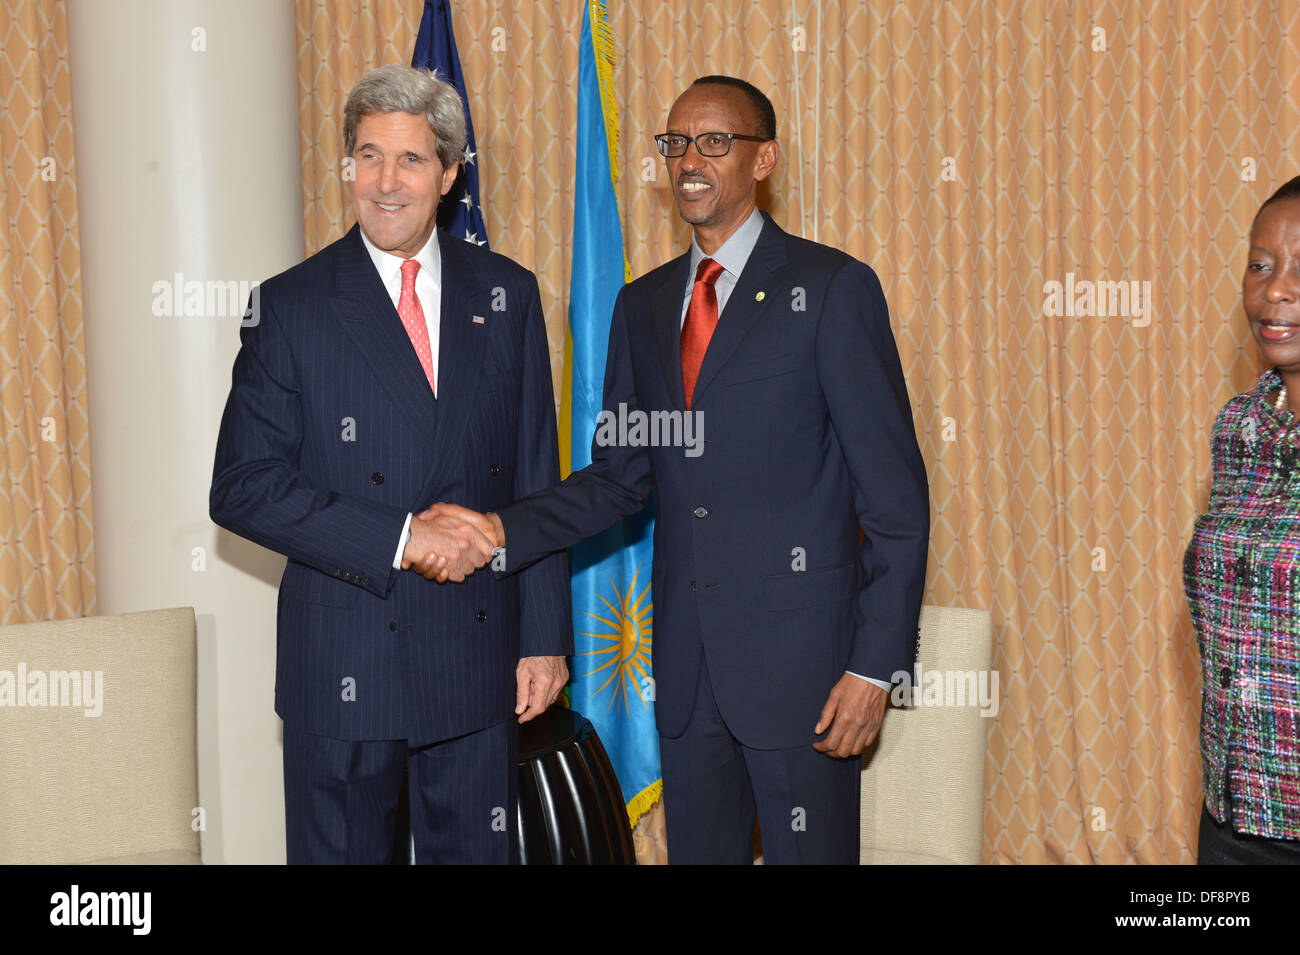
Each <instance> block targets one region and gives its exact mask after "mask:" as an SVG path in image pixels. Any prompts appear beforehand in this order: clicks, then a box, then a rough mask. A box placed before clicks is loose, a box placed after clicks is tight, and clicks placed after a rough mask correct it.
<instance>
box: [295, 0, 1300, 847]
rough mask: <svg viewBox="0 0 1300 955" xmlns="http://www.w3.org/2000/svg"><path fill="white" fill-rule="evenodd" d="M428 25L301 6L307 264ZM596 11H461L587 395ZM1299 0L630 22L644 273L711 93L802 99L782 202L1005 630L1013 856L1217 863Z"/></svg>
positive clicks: (990, 6) (943, 592)
mask: <svg viewBox="0 0 1300 955" xmlns="http://www.w3.org/2000/svg"><path fill="white" fill-rule="evenodd" d="M420 9H421V3H420V2H418V0H405V2H398V0H366V2H363V0H356V2H341V0H299V3H298V10H299V32H300V38H301V47H300V57H299V63H300V76H301V78H302V140H303V156H304V190H305V194H304V205H305V210H306V216H305V220H306V235H307V247H308V248H309V249H310V250H314V249H316V248H319V247H320V246H321V245H323V244H325V243H326V242H328V241H331V240H333V239H334V238H336V237H338V236H339V235H341V234H342V233H343V231H344V230H345V229H346V226H347V224H349V223H350V220H349V219H348V212H347V209H346V198H345V195H344V193H343V192H342V190H341V189H340V188H339V186H340V184H339V183H338V181H337V179H338V174H337V169H338V165H337V163H338V139H339V131H338V129H339V123H340V119H339V113H340V110H341V105H342V98H343V96H344V95H345V93H346V91H347V89H348V88H349V87H350V85H351V84H352V83H353V82H354V81H355V80H356V79H357V78H359V77H360V76H361V75H362V73H364V72H365V71H366V70H367V69H369V68H371V67H372V66H376V65H379V64H381V63H385V62H407V61H408V58H409V55H410V49H411V42H412V38H413V36H414V31H415V29H416V26H417V25H418V19H419V15H420ZM581 9H582V3H581V0H537V2H534V0H462V2H458V3H456V4H455V5H454V21H455V22H454V26H455V31H456V38H457V41H458V43H459V45H460V48H461V57H462V61H463V65H464V68H465V73H466V81H467V83H468V85H469V91H470V99H471V107H472V109H473V111H474V116H473V121H474V129H475V132H476V133H477V134H478V137H479V163H480V176H481V182H482V184H483V188H484V193H483V199H484V206H485V214H486V217H487V222H488V228H489V229H490V231H491V235H492V244H493V248H494V249H496V250H497V251H500V252H503V253H504V254H506V255H509V256H511V257H513V258H515V259H517V260H518V261H520V262H522V263H523V264H524V265H526V266H528V267H529V268H531V269H533V270H534V271H535V272H537V274H538V278H539V281H540V283H541V288H542V295H543V298H544V303H545V307H546V314H547V325H548V329H549V332H550V336H551V344H552V356H553V369H552V370H553V373H554V375H555V379H556V382H557V384H558V382H559V380H560V374H561V372H562V367H561V364H562V361H563V351H562V346H563V340H564V336H563V331H564V320H565V314H566V310H567V306H568V302H567V283H568V274H569V236H570V233H571V229H572V216H573V211H572V210H573V205H572V190H571V188H570V183H571V182H572V179H573V152H572V143H571V139H572V135H573V129H574V120H575V109H576V98H575V97H576V85H575V84H574V83H573V82H572V81H571V78H572V77H573V76H574V75H575V71H576V69H577V58H578V48H577V42H578V28H579V24H580V22H581ZM1297 12H1298V8H1297V4H1296V3H1295V2H1294V0H1288V2H1285V3H1280V4H1275V5H1270V6H1268V7H1259V8H1251V12H1250V14H1249V16H1247V15H1246V13H1245V12H1244V10H1243V9H1242V8H1240V7H1237V6H1233V5H1227V6H1225V5H1221V4H1216V3H1209V2H1196V0H1193V2H1174V0H1156V2H1152V3H1146V4H1137V3H1123V2H1095V3H1092V4H1087V5H1084V4H1076V3H1071V2H1069V0H1021V2H1008V3H998V4H994V3H988V2H976V0H955V2H938V0H935V2H925V0H916V2H912V3H906V4H904V3H897V2H892V0H779V2H778V0H711V2H709V3H707V4H704V3H699V2H694V0H628V2H624V3H612V4H610V9H609V18H610V24H611V27H612V29H613V31H614V36H615V46H616V50H617V51H618V56H619V61H618V64H617V66H616V68H615V71H614V77H615V83H616V86H617V89H618V97H619V107H620V117H621V120H622V128H621V136H622V142H621V143H620V152H621V155H622V157H623V161H624V163H625V167H624V169H623V170H622V175H621V177H620V180H619V188H620V203H621V206H622V209H623V215H624V228H625V232H626V247H627V252H628V257H629V260H630V262H631V267H632V272H633V274H634V275H640V274H642V273H644V272H646V271H648V270H649V269H651V268H653V267H654V266H656V265H658V264H660V263H661V262H663V261H665V260H667V259H668V258H670V257H671V256H673V255H675V254H677V253H678V252H679V251H681V250H682V249H684V248H685V246H686V244H687V242H688V240H689V233H688V232H687V229H686V227H685V226H684V224H683V223H682V222H681V221H680V220H679V219H678V217H677V215H676V213H675V211H674V208H673V203H672V198H671V195H670V192H669V189H668V185H667V183H666V182H665V181H664V178H663V166H662V162H661V161H660V160H658V158H657V156H656V154H655V151H654V144H653V142H652V140H651V135H652V134H653V133H656V132H661V131H662V125H663V122H664V119H665V117H666V115H667V112H668V108H669V106H670V105H671V103H672V101H673V99H674V97H675V96H676V95H677V94H678V93H679V92H680V91H681V90H682V89H683V88H684V87H685V86H686V85H688V84H689V83H690V81H691V80H692V79H694V78H695V77H696V76H699V75H702V74H708V73H730V74H735V75H739V76H743V77H746V78H748V79H750V80H751V81H752V82H754V83H755V84H757V85H758V86H760V87H761V88H763V89H765V90H766V91H767V92H768V93H769V95H770V96H771V97H772V100H773V102H774V104H775V106H776V109H777V116H778V134H779V139H780V143H781V147H782V153H783V158H782V163H781V165H780V166H779V167H778V169H777V172H776V174H775V176H774V177H773V179H772V181H771V185H770V187H769V188H765V189H764V190H763V192H762V193H761V194H760V202H761V204H762V205H763V206H764V207H765V208H767V209H768V210H769V211H770V212H771V213H772V215H773V216H774V217H775V218H776V220H777V221H778V222H779V223H781V224H782V225H783V226H784V227H785V228H786V229H788V230H789V231H791V232H795V233H798V234H801V235H804V236H806V237H808V238H811V239H816V240H818V241H821V242H824V243H828V244H830V245H835V246H838V247H840V248H843V249H844V250H846V251H848V252H849V253H851V254H853V255H855V256H858V257H859V258H861V259H863V260H864V261H866V262H868V263H869V264H871V265H872V266H873V267H874V268H875V269H876V271H877V272H878V273H879V275H880V277H881V281H882V282H883V284H884V287H885V291H886V294H887V296H888V300H889V304H890V309H891V313H892V318H893V323H894V332H895V336H896V338H897V340H898V345H899V351H900V354H901V356H902V360H903V367H904V370H905V372H906V374H907V380H908V385H909V388H910V391H911V397H912V405H913V409H914V411H915V420H916V429H917V434H918V436H919V438H920V442H921V449H922V452H923V453H924V455H925V458H926V463H927V465H928V468H929V472H930V477H931V494H932V501H933V515H934V516H933V532H932V537H931V551H930V570H929V579H928V581H927V591H926V601H927V602H928V603H934V604H951V605H960V606H967V607H980V608H987V609H989V610H991V611H992V613H993V618H994V624H995V628H996V635H995V640H996V645H995V656H994V666H995V668H996V669H997V670H998V671H999V674H1000V684H1001V691H1002V706H1001V710H1000V712H999V713H998V715H997V716H996V717H995V718H994V719H993V721H992V725H991V727H990V733H989V753H988V764H987V784H986V785H987V800H986V807H987V808H986V815H985V859H986V861H990V862H1027V863H1040V862H1070V863H1087V862H1106V863H1120V862H1143V863H1161V862H1169V863H1187V862H1192V861H1194V858H1195V845H1196V822H1197V818H1198V813H1199V811H1200V809H1199V807H1200V795H1199V793H1200V760H1199V754H1198V749H1197V738H1196V730H1197V720H1198V712H1199V692H1200V675H1199V665H1198V661H1197V654H1196V646H1195V639H1194V635H1193V632H1192V629H1191V624H1190V621H1189V619H1188V616H1187V609H1186V603H1185V600H1184V598H1183V593H1182V581H1181V556H1182V550H1183V547H1184V546H1185V544H1186V541H1187V539H1188V537H1189V535H1190V531H1191V525H1192V521H1193V520H1194V518H1195V516H1196V514H1198V513H1199V512H1200V511H1202V510H1203V509H1204V507H1205V503H1206V500H1207V497H1208V493H1209V441H1208V437H1209V429H1210V425H1211V423H1212V422H1213V419H1214V415H1215V412H1216V411H1217V410H1218V409H1219V408H1220V407H1221V406H1222V405H1223V403H1224V402H1225V401H1226V400H1227V399H1228V398H1229V397H1231V396H1232V395H1234V394H1236V393H1238V392H1241V391H1244V390H1246V389H1247V388H1248V387H1250V386H1251V385H1252V384H1253V383H1254V380H1255V378H1256V376H1257V374H1258V371H1259V366H1258V361H1257V358H1256V355H1255V350H1254V346H1253V345H1252V344H1251V343H1250V340H1249V334H1248V332H1247V329H1246V326H1245V320H1244V317H1243V315H1242V312H1241V307H1240V291H1239V289H1240V275H1241V270H1242V268H1243V267H1244V256H1245V237H1246V230H1247V228H1248V225H1249V222H1250V219H1251V217H1252V216H1253V214H1254V212H1255V209H1256V208H1257V206H1258V205H1259V203H1260V202H1261V201H1262V199H1263V198H1264V197H1265V196H1267V195H1268V194H1269V193H1270V192H1271V191H1272V189H1273V188H1275V187H1276V186H1277V185H1278V184H1280V183H1281V182H1283V181H1285V180H1286V179H1289V178H1291V177H1292V176H1293V175H1295V174H1296V173H1297V172H1300V169H1297V168H1295V167H1294V166H1293V165H1290V164H1289V162H1294V160H1288V157H1290V156H1295V155H1297V154H1300V149H1298V147H1300V141H1297V138H1298V137H1300V125H1298V124H1297V122H1296V118H1297V117H1296V107H1295V100H1296V96H1297V94H1298V93H1300V77H1298V76H1297V53H1296V49H1295V44H1294V43H1293V42H1291V41H1287V40H1285V39H1279V38H1285V37H1286V36H1287V35H1295V33H1296V30H1297ZM1088 283H1091V284H1088ZM1121 283H1122V284H1121ZM1085 285H1087V287H1088V288H1089V289H1090V291H1089V292H1088V293H1087V294H1085V293H1084V292H1083V289H1084V288H1085ZM1067 299H1068V302H1067ZM1076 306H1079V307H1076ZM917 758H919V759H923V758H925V754H917ZM668 798H671V796H669V797H668Z"/></svg>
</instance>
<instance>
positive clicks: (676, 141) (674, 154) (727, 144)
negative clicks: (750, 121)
mask: <svg viewBox="0 0 1300 955" xmlns="http://www.w3.org/2000/svg"><path fill="white" fill-rule="evenodd" d="M733 139H745V140H748V141H749V142H752V143H765V142H767V140H766V139H764V138H763V137H762V136H746V135H744V134H743V133H700V135H698V136H682V135H680V134H678V133H660V134H659V135H658V136H656V137H655V142H656V143H658V144H659V153H660V155H662V156H664V157H666V158H668V159H677V158H679V157H681V156H685V155H686V147H687V146H689V145H690V144H691V143H694V144H695V151H696V152H698V153H699V154H700V155H701V156H705V157H707V158H709V159H717V158H718V157H719V156H725V155H727V153H729V152H731V141H732V140H733Z"/></svg>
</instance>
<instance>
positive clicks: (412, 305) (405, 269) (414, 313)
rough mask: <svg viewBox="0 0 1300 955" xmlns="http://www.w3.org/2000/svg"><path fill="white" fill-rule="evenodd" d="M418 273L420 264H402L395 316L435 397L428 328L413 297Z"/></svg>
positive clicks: (436, 392) (418, 301)
mask: <svg viewBox="0 0 1300 955" xmlns="http://www.w3.org/2000/svg"><path fill="white" fill-rule="evenodd" d="M418 271H420V263H419V262H417V261H416V260H415V259H407V260H406V261H405V262H403V263H402V297H401V298H399V299H398V300H397V314H398V315H399V316H401V319H402V324H403V325H405V326H406V334H407V335H409V336H411V345H412V346H414V348H415V354H416V355H417V356H418V357H419V359H420V367H422V368H423V369H424V377H426V378H428V379H429V390H430V391H432V392H433V394H434V396H435V397H436V396H437V394H438V389H437V388H435V387H434V386H433V351H432V349H431V348H430V347H429V326H428V325H426V324H425V323H424V309H423V308H421V307H420V300H419V299H418V298H416V297H415V273H416V272H418Z"/></svg>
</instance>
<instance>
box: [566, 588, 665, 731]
mask: <svg viewBox="0 0 1300 955" xmlns="http://www.w3.org/2000/svg"><path fill="white" fill-rule="evenodd" d="M640 574H641V566H640V565H639V564H638V565H637V569H636V573H634V574H633V575H632V583H631V584H629V585H628V588H627V590H625V591H623V592H622V593H620V592H619V589H618V584H616V583H614V581H613V579H612V578H611V579H610V581H609V585H610V587H612V588H613V590H614V599H613V601H610V600H608V599H606V598H605V597H604V596H602V595H600V594H597V596H598V597H600V602H601V603H603V604H604V605H605V606H606V607H608V608H609V612H610V617H608V618H607V617H605V616H602V615H601V614H597V613H591V612H590V611H588V612H587V616H589V617H591V618H592V619H593V620H595V621H596V622H597V623H598V624H603V625H604V627H603V628H601V629H598V630H597V631H596V632H594V633H587V634H585V636H588V637H591V638H592V639H594V640H596V641H598V642H599V643H603V644H604V645H603V646H599V645H598V646H597V647H596V649H594V650H587V651H585V652H584V653H583V654H581V655H582V656H594V657H595V658H596V659H595V661H593V662H594V663H595V664H596V666H594V667H593V669H591V670H588V671H587V672H586V673H584V674H583V676H587V677H594V676H596V675H597V674H599V673H600V672H601V671H602V670H609V675H608V677H606V679H605V682H604V683H602V684H601V685H600V688H599V689H597V690H596V691H595V692H594V693H593V694H592V696H596V697H599V696H600V695H601V694H602V693H604V692H605V688H606V687H608V686H610V684H611V683H612V684H614V685H613V687H612V689H611V691H610V698H609V708H610V709H612V708H613V707H614V704H615V703H617V702H618V700H619V699H620V698H621V699H622V701H623V710H624V712H627V709H628V698H629V693H628V685H629V683H630V684H631V686H632V693H631V694H630V695H633V696H635V697H636V698H637V699H638V700H639V701H640V702H641V705H642V706H643V707H644V706H646V705H647V702H648V701H649V700H653V699H654V692H653V690H652V689H651V688H652V687H653V685H654V683H653V681H652V680H651V678H650V643H651V639H650V637H651V634H652V633H653V631H654V605H653V604H652V603H651V602H650V585H649V584H647V585H646V587H645V589H644V590H642V591H641V593H640V594H637V592H636V581H637V577H638V576H640ZM611 618H612V619H611ZM602 661H603V662H602Z"/></svg>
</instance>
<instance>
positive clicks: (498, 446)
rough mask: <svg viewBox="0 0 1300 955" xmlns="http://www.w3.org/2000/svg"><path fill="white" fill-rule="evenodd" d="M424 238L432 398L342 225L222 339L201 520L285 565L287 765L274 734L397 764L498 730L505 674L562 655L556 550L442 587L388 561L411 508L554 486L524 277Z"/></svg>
mask: <svg viewBox="0 0 1300 955" xmlns="http://www.w3.org/2000/svg"><path fill="white" fill-rule="evenodd" d="M437 236H438V243H439V249H440V255H441V273H442V291H441V295H442V306H441V317H440V321H441V324H440V331H439V335H440V339H439V340H440V350H441V359H440V362H439V366H440V367H439V376H438V395H439V397H438V398H437V399H436V400H435V398H434V396H433V393H432V392H431V391H430V389H429V385H428V383H427V381H426V380H425V376H424V372H423V370H422V369H421V366H420V362H419V359H418V358H417V357H416V354H415V351H414V349H413V348H412V346H411V342H410V339H409V338H408V336H407V333H406V330H405V329H404V328H403V326H402V322H401V319H400V318H399V317H398V315H397V312H396V310H395V309H394V308H393V304H392V300H391V299H390V298H389V296H388V293H387V292H386V291H385V289H384V287H383V284H382V282H381V281H380V278H379V275H378V273H377V272H376V270H375V267H374V264H373V263H372V261H371V260H370V257H369V255H368V253H367V251H366V249H365V246H364V245H363V243H362V240H361V234H360V230H359V228H358V227H357V226H353V228H352V229H351V231H349V232H348V233H347V235H345V236H344V237H343V238H342V239H340V240H339V241H337V242H335V243H333V244H332V245H330V246H328V247H326V248H324V249H322V250H321V251H320V252H318V253H317V254H316V255H313V256H312V257H310V258H308V259H307V260H306V261H304V262H302V263H300V264H298V265H296V266H294V267H293V268H291V269H289V270H287V271H285V272H283V273H281V274H280V275H277V276H275V277H274V278H271V279H269V280H267V281H266V282H265V283H263V284H262V285H261V287H260V289H259V293H260V310H259V314H258V316H257V320H256V323H255V324H254V323H252V322H248V323H246V325H247V327H245V328H243V329H242V331H241V336H240V337H241V343H242V347H241V349H240V352H239V355H238V357H237V358H236V360H235V366H234V372H233V379H232V386H231V391H230V397H229V400H228V402H227V405H226V410H225V414H224V416H223V418H222V422H221V431H220V436H219V438H218V443H217V452H216V463H215V467H214V471H213V479H212V490H211V499H210V510H211V515H212V519H213V520H214V521H215V522H216V523H218V524H220V525H221V526H222V527H225V528H227V529H228V530H230V531H233V532H234V533H236V534H239V535H240V536H242V537H246V538H248V539H249V540H252V541H255V542H257V543H259V544H261V545H262V546H264V547H267V548H269V549H271V550H274V551H277V552H279V553H281V554H284V555H286V556H287V557H288V558H289V561H288V565H287V566H286V568H285V571H284V576H283V578H282V580H281V583H280V594H279V618H278V626H277V645H276V647H277V654H276V689H275V709H276V712H277V713H278V714H279V715H280V717H281V718H282V719H283V720H284V721H285V724H286V757H287V755H288V749H287V747H288V741H289V733H288V730H289V729H290V728H292V730H293V731H294V733H295V734H310V735H312V736H315V737H324V738H331V739H334V740H347V741H360V740H403V741H405V742H406V744H407V745H409V746H410V747H412V748H414V747H419V746H422V745H424V744H429V743H434V742H438V741H444V740H449V739H452V738H455V737H462V736H465V735H466V734H470V733H473V732H475V731H480V730H483V729H484V728H486V727H491V726H494V725H497V724H503V723H513V720H514V715H513V713H514V704H515V691H516V681H515V667H516V664H517V663H518V660H519V658H520V657H521V656H546V655H566V654H570V653H572V652H573V645H572V632H571V623H570V615H569V582H568V568H567V559H566V557H565V556H564V555H563V554H558V555H555V556H554V557H551V558H548V559H546V560H543V561H541V562H539V563H537V564H536V565H535V566H533V567H530V568H529V569H528V570H527V571H526V572H524V573H522V574H519V575H518V576H517V579H516V578H495V577H494V576H493V575H492V574H490V573H486V572H480V573H477V574H474V575H473V576H472V577H470V578H468V580H467V581H466V582H465V583H463V584H459V585H457V584H446V585H440V584H437V583H433V582H430V581H426V580H424V579H423V578H422V577H419V576H418V575H416V574H415V573H413V572H407V571H399V570H395V569H394V568H393V566H392V563H393V557H394V553H395V552H396V549H397V545H398V541H399V538H400V536H401V531H402V526H403V523H404V521H405V518H406V515H407V513H408V512H412V513H418V512H419V511H421V510H423V509H424V508H425V507H427V506H428V505H429V504H432V503H433V502H435V501H438V500H443V499H446V500H453V501H457V502H463V503H465V504H468V505H470V506H472V507H476V508H480V509H484V510H489V509H494V508H499V507H501V506H502V505H504V504H506V503H508V502H510V501H512V500H515V499H516V498H519V497H522V496H526V495H528V494H530V493H532V492H535V491H537V490H539V489H541V488H545V487H546V486H548V485H549V484H551V483H553V482H554V481H556V480H558V477H559V468H558V459H557V454H556V434H555V415H554V404H553V389H552V386H551V375H550V363H549V360H548V350H547V343H546V329H545V325H544V322H543V318H542V311H541V305H540V301H539V296H538V289H537V282H536V279H535V278H534V277H533V275H532V273H530V272H528V271H527V270H526V269H524V268H522V267H520V266H519V265H517V264H515V263H514V262H512V261H510V260H509V259H507V258H505V257H503V256H500V255H496V254H494V253H492V252H488V251H486V250H484V249H481V248H479V247H477V246H473V245H470V244H468V243H465V242H463V241H460V240H458V239H454V238H451V237H449V236H447V235H446V234H445V233H442V232H438V233H437ZM349 687H350V689H349ZM288 767H289V761H288V759H287V758H286V776H287V777H288V775H289V773H290V770H289V768H288ZM510 772H511V773H513V768H511V770H510ZM288 785H289V780H288V778H287V779H286V786H288ZM394 799H396V793H394ZM509 816H510V822H511V824H513V816H514V810H513V807H511V808H510V810H509ZM413 824H414V820H413ZM389 845H390V846H391V842H390V843H389ZM417 846H418V842H417Z"/></svg>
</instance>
